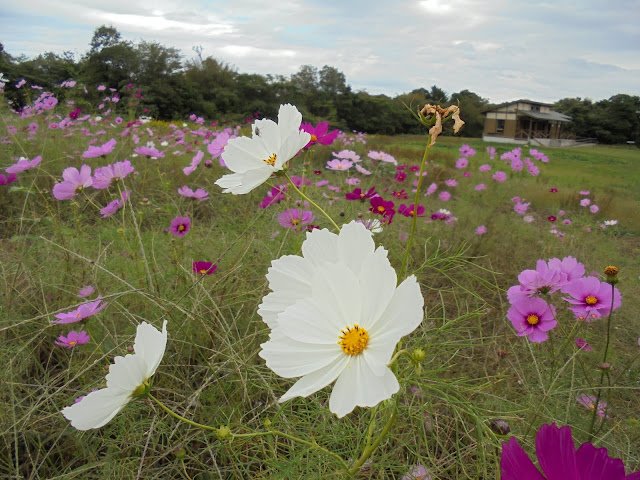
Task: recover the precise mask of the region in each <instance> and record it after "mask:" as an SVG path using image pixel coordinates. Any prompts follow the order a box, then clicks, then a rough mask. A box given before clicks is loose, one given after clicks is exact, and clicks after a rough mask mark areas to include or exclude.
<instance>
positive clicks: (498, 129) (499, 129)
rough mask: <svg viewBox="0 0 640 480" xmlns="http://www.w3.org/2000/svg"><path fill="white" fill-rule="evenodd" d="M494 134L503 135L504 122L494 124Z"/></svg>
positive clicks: (499, 121)
mask: <svg viewBox="0 0 640 480" xmlns="http://www.w3.org/2000/svg"><path fill="white" fill-rule="evenodd" d="M496 133H504V120H498V121H497V122H496Z"/></svg>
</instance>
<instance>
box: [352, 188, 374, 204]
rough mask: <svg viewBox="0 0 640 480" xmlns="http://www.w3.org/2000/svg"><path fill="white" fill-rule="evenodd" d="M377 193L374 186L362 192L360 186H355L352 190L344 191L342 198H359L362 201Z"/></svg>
mask: <svg viewBox="0 0 640 480" xmlns="http://www.w3.org/2000/svg"><path fill="white" fill-rule="evenodd" d="M376 195H378V193H377V192H376V187H371V188H370V189H369V190H368V191H367V192H363V191H362V190H361V189H360V188H356V189H355V190H354V191H353V192H349V193H345V195H344V198H346V199H347V200H360V201H362V202H364V201H365V199H367V198H372V197H375V196H376Z"/></svg>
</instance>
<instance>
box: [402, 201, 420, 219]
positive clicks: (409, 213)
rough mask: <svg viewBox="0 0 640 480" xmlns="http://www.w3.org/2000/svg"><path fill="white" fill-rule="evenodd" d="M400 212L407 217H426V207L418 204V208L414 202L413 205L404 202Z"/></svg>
mask: <svg viewBox="0 0 640 480" xmlns="http://www.w3.org/2000/svg"><path fill="white" fill-rule="evenodd" d="M398 213H400V214H402V215H404V216H405V217H414V216H417V217H424V207H423V206H422V205H418V208H416V207H415V205H414V204H413V203H412V204H411V205H405V204H404V203H403V204H401V205H400V206H399V207H398Z"/></svg>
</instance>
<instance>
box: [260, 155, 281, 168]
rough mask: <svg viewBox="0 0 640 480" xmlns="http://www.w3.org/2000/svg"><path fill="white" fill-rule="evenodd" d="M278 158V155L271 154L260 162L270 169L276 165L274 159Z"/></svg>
mask: <svg viewBox="0 0 640 480" xmlns="http://www.w3.org/2000/svg"><path fill="white" fill-rule="evenodd" d="M277 158H278V155H277V154H275V153H272V154H271V156H270V157H269V158H267V159H266V160H262V161H263V162H264V163H266V164H267V165H271V166H272V167H273V166H274V165H275V164H276V159H277Z"/></svg>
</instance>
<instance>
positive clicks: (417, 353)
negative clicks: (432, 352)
mask: <svg viewBox="0 0 640 480" xmlns="http://www.w3.org/2000/svg"><path fill="white" fill-rule="evenodd" d="M411 356H412V357H413V359H414V360H415V361H416V362H418V363H419V362H421V361H422V360H424V357H426V356H427V352H425V351H424V350H423V349H421V348H416V349H415V350H414V351H413V353H412V354H411Z"/></svg>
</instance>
